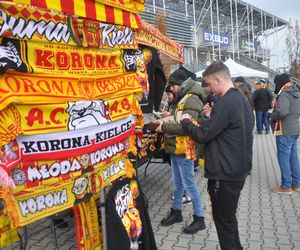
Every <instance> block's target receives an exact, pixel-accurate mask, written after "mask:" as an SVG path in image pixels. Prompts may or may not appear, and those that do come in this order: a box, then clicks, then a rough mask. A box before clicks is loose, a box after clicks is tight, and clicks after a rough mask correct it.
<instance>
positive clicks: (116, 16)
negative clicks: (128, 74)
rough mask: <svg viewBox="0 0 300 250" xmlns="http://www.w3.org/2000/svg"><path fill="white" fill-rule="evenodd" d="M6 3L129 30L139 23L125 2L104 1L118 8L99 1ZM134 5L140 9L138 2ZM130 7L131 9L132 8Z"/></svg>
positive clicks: (26, 0) (136, 15)
mask: <svg viewBox="0 0 300 250" xmlns="http://www.w3.org/2000/svg"><path fill="white" fill-rule="evenodd" d="M7 2H14V3H19V4H25V5H32V6H36V7H40V8H42V9H48V10H55V11H58V12H63V13H66V14H67V15H72V16H79V17H83V18H87V19H93V20H98V21H102V22H106V23H112V24H120V25H124V26H127V27H131V28H135V29H136V28H138V27H139V23H140V16H139V15H138V14H137V11H138V10H137V9H130V7H129V8H128V7H126V5H125V2H129V1H128V0H127V1H125V2H124V1H122V0H118V1H113V0H111V1H105V2H111V3H112V5H113V3H118V2H119V3H120V4H119V5H118V7H119V8H114V7H113V6H109V5H105V4H107V3H105V4H103V3H101V2H103V1H101V0H99V1H98V0H96V1H95V0H84V1H83V0H40V1H37V0H8V1H7ZM135 2H137V4H136V5H134V6H138V8H139V9H141V4H139V3H140V1H135ZM121 3H124V4H122V6H123V7H124V9H127V10H129V9H130V10H131V12H129V11H126V10H122V9H121V8H120V7H121ZM134 6H133V5H132V7H134Z"/></svg>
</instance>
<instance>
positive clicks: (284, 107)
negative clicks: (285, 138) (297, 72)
mask: <svg viewBox="0 0 300 250" xmlns="http://www.w3.org/2000/svg"><path fill="white" fill-rule="evenodd" d="M299 116H300V90H299V88H298V87H296V86H295V85H291V86H289V87H287V88H285V89H284V90H283V91H282V92H281V93H280V94H279V96H278V97H277V110H275V112H274V113H273V114H272V118H271V119H272V122H275V121H279V120H282V134H283V135H299V134H300V124H299Z"/></svg>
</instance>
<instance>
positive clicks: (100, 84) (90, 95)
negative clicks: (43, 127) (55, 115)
mask: <svg viewBox="0 0 300 250" xmlns="http://www.w3.org/2000/svg"><path fill="white" fill-rule="evenodd" d="M141 92H142V88H141V86H140V84H139V81H138V79H137V76H136V74H134V73H129V74H124V75H121V76H116V77H108V78H98V77H92V76H89V77H80V76H72V77H65V76H47V75H42V74H23V73H14V74H12V73H5V74H4V75H3V76H2V77H1V78H0V110H2V109H3V108H5V107H6V106H7V105H9V104H10V103H11V102H13V101H18V102H22V103H30V104H33V103H47V102H66V101H80V100H96V99H109V98H111V97H113V96H116V93H118V95H124V94H128V95H130V94H132V93H138V94H140V93H141Z"/></svg>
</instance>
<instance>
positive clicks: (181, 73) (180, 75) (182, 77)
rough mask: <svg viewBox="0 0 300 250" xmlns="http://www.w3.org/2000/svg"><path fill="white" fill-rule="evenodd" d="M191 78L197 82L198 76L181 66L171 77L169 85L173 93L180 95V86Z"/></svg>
mask: <svg viewBox="0 0 300 250" xmlns="http://www.w3.org/2000/svg"><path fill="white" fill-rule="evenodd" d="M189 78H192V79H193V80H195V79H196V75H195V74H194V73H193V72H191V71H189V70H187V69H186V68H184V67H183V66H180V67H179V68H178V69H177V70H175V71H174V72H173V73H172V74H171V75H170V77H169V85H171V90H172V91H173V93H174V94H176V95H178V93H179V90H180V86H181V85H182V83H183V82H185V81H186V80H187V79H189Z"/></svg>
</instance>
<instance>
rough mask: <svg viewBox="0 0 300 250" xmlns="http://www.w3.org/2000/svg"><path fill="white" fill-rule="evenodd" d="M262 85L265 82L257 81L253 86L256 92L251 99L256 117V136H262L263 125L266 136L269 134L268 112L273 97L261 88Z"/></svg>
mask: <svg viewBox="0 0 300 250" xmlns="http://www.w3.org/2000/svg"><path fill="white" fill-rule="evenodd" d="M264 84H265V82H261V81H258V82H257V83H256V84H255V89H256V90H255V92H254V94H253V97H252V103H253V106H254V109H255V115H256V128H257V133H258V134H262V130H263V125H264V126H265V129H266V134H269V132H270V124H269V113H268V110H269V107H270V105H271V103H272V100H273V96H272V94H271V92H270V91H269V90H268V89H266V88H264V87H263V85H264Z"/></svg>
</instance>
